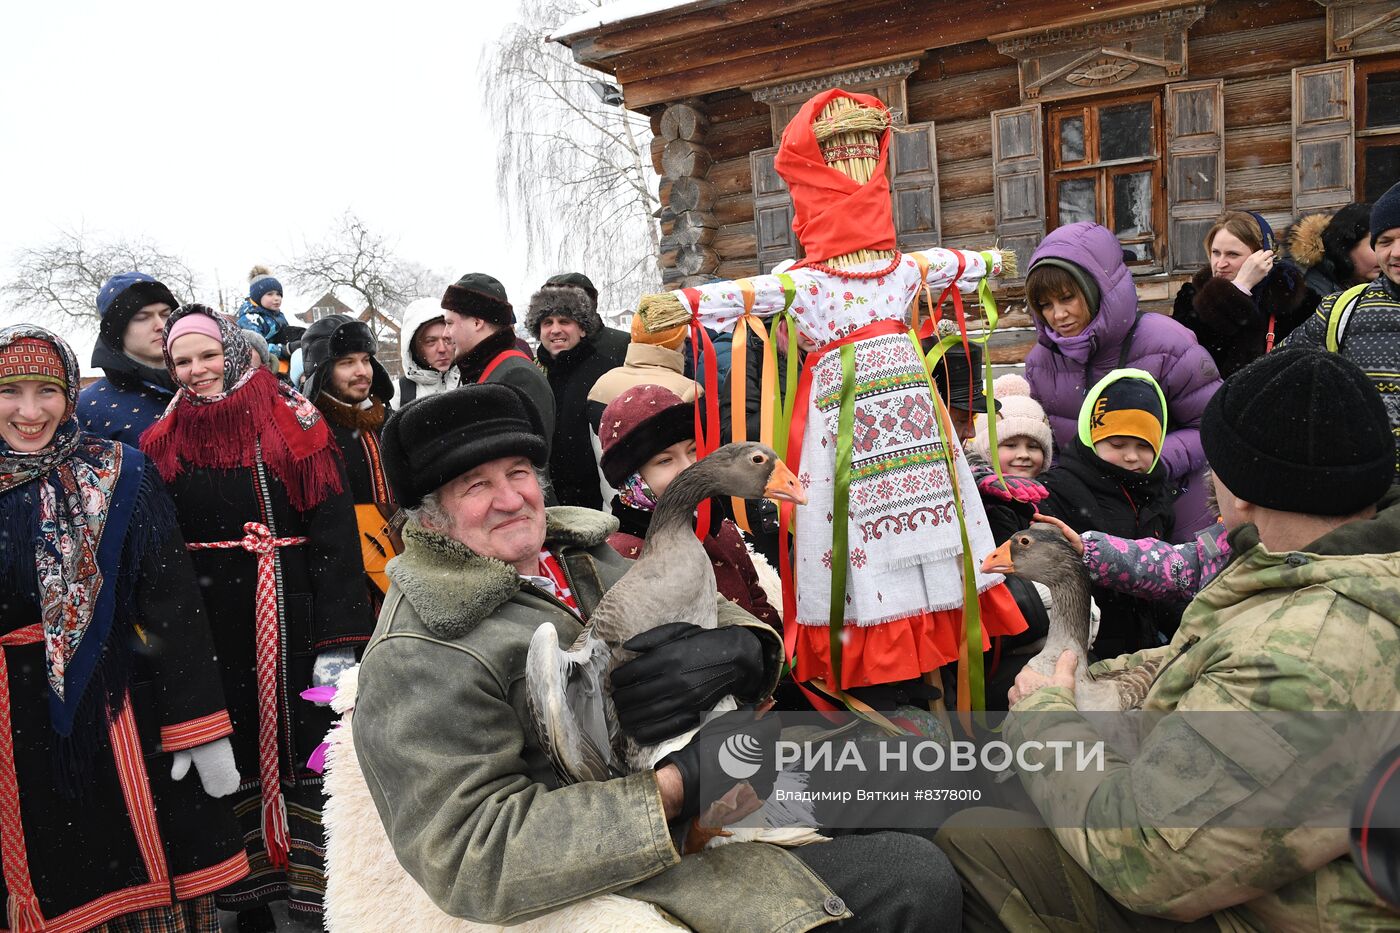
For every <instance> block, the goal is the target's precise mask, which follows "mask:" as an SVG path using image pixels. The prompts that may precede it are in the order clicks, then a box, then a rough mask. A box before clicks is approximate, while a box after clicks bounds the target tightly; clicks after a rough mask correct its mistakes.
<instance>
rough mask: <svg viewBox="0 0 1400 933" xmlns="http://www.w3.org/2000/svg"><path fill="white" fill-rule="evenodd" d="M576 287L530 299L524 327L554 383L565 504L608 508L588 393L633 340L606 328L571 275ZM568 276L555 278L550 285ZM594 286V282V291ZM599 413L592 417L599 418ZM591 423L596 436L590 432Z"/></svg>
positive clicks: (557, 462) (558, 489) (557, 473)
mask: <svg viewBox="0 0 1400 933" xmlns="http://www.w3.org/2000/svg"><path fill="white" fill-rule="evenodd" d="M571 275H572V277H573V278H574V281H573V282H569V283H564V282H562V281H561V283H560V284H547V285H545V287H544V288H542V289H540V290H539V291H537V292H535V294H534V295H533V296H531V298H530V310H529V311H528V312H526V315H525V326H526V328H528V329H529V331H530V333H532V334H534V335H535V337H537V338H538V339H539V342H540V345H539V349H538V350H536V351H535V359H536V360H537V361H538V362H539V364H540V368H541V369H543V370H544V372H545V375H546V376H547V377H548V379H549V388H550V390H551V392H552V393H553V396H554V411H555V414H556V416H557V417H556V420H555V423H554V430H553V442H552V443H551V444H550V456H549V475H550V478H551V479H552V480H553V481H554V492H555V495H557V496H558V499H559V504H560V505H578V506H583V507H584V508H588V509H601V508H602V507H603V491H602V490H603V487H602V479H601V477H600V476H599V473H598V453H597V451H595V450H594V448H593V434H594V433H597V429H598V425H597V424H592V423H591V421H590V415H589V410H588V409H589V406H588V393H589V392H590V391H591V390H592V388H593V383H595V382H597V381H598V379H599V378H601V377H602V376H603V374H604V373H608V372H611V371H612V370H614V369H616V368H617V367H619V366H621V365H622V363H623V361H624V360H625V359H626V358H627V345H628V344H629V343H630V342H631V338H630V337H629V336H628V335H627V334H624V333H623V332H622V331H620V330H614V329H613V328H611V327H604V326H603V319H602V318H601V317H600V316H599V315H598V308H597V305H596V304H595V303H594V302H595V297H594V296H591V295H590V294H589V291H588V288H586V287H585V286H584V285H583V284H582V283H577V280H578V279H582V280H583V282H587V281H588V279H587V278H586V277H584V276H582V275H580V274H578V273H572V274H571ZM563 278H565V277H561V276H556V277H555V278H554V279H551V280H550V281H551V282H554V281H556V280H562V279H563ZM575 283H576V284H575ZM591 284H592V283H589V285H590V286H591ZM600 413H601V412H598V411H596V410H595V412H594V414H593V417H595V418H596V417H597V415H598V414H600ZM590 424H592V428H593V430H592V432H590V431H589V427H590Z"/></svg>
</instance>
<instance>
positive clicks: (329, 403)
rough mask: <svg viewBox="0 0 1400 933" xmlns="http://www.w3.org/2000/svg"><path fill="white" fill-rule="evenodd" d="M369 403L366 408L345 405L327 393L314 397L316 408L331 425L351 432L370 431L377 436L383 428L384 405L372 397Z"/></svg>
mask: <svg viewBox="0 0 1400 933" xmlns="http://www.w3.org/2000/svg"><path fill="white" fill-rule="evenodd" d="M369 401H370V405H369V407H368V408H363V407H361V406H360V405H347V404H346V403H345V402H342V401H341V400H340V399H338V398H336V397H335V396H334V395H331V394H330V393H329V392H322V393H320V394H319V395H317V396H316V407H317V408H319V409H321V414H323V415H325V416H326V420H327V421H329V422H330V423H331V424H334V425H337V426H339V427H342V428H348V429H349V430H351V431H370V432H373V433H375V434H378V433H379V429H380V428H382V427H384V403H383V402H382V401H380V400H379V399H378V398H376V397H374V396H372V395H371V396H370V398H369Z"/></svg>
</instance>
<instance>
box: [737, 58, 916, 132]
mask: <svg viewBox="0 0 1400 933" xmlns="http://www.w3.org/2000/svg"><path fill="white" fill-rule="evenodd" d="M918 69H919V59H918V58H902V59H899V60H897V61H887V62H875V63H872V64H869V65H862V66H860V67H859V68H848V69H846V70H845V71H836V72H829V73H826V74H821V75H814V76H812V77H809V78H799V79H797V80H795V81H788V82H785V83H783V84H772V85H769V86H767V87H761V88H757V89H755V90H754V91H753V99H754V100H756V101H758V102H760V103H764V104H767V105H768V108H769V110H770V111H771V113H772V123H773V145H775V146H776V145H777V144H778V143H779V142H781V141H782V138H783V129H784V128H785V127H786V126H787V125H788V123H789V122H791V120H792V118H793V117H794V116H796V115H797V111H799V110H801V109H802V105H803V104H805V103H807V101H808V100H810V99H811V98H812V97H814V96H815V95H817V94H820V93H821V92H822V91H827V90H830V89H831V88H834V87H839V88H841V89H843V90H847V91H850V92H851V93H853V94H870V95H872V96H875V97H878V98H880V100H882V101H884V102H885V106H886V107H889V108H890V113H891V114H892V115H893V117H894V122H895V123H896V124H901V125H902V124H904V123H906V122H908V114H907V111H908V109H909V108H908V104H907V103H906V101H907V98H906V95H905V82H906V81H907V80H908V78H909V76H910V75H911V74H913V73H914V72H915V71H917V70H918Z"/></svg>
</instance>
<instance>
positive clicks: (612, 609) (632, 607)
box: [525, 442, 806, 783]
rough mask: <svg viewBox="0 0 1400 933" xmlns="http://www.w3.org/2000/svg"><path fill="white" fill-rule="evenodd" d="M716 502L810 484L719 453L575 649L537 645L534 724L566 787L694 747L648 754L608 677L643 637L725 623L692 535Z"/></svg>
mask: <svg viewBox="0 0 1400 933" xmlns="http://www.w3.org/2000/svg"><path fill="white" fill-rule="evenodd" d="M713 496H737V497H739V498H741V499H759V498H768V499H782V500H785V501H789V502H794V503H798V504H801V503H804V502H806V494H805V493H804V492H803V489H802V484H801V483H799V482H798V480H797V477H795V476H793V474H792V471H791V470H789V469H788V468H787V465H786V464H784V463H783V462H782V460H780V459H778V455H777V454H776V453H774V452H773V450H772V449H770V448H768V447H765V446H764V445H762V444H759V443H754V442H749V443H743V444H728V445H726V446H724V447H721V448H719V449H718V450H716V451H715V452H714V453H711V454H710V455H708V456H706V457H705V458H703V459H701V460H700V461H698V462H697V463H695V464H693V465H692V466H690V467H689V468H688V469H686V470H685V471H683V472H682V473H681V474H680V475H678V476H677V477H676V478H675V479H674V480H672V481H671V485H670V486H669V487H667V489H666V492H665V494H664V495H662V497H661V500H660V501H659V502H658V503H657V505H656V510H655V511H654V512H653V514H652V519H651V525H650V527H649V529H648V532H647V539H646V544H645V545H644V546H643V547H642V552H641V554H639V555H638V556H637V560H636V562H635V563H634V564H633V565H632V567H631V568H630V569H629V570H628V571H627V573H626V574H624V575H623V577H622V579H620V580H618V581H617V583H615V584H613V586H612V588H611V589H609V590H608V591H607V593H606V594H604V596H603V598H602V600H600V601H599V603H598V606H597V608H596V609H594V610H593V615H592V617H591V618H590V619H589V622H588V624H587V626H585V627H584V630H583V632H582V633H581V634H580V635H579V637H578V638H577V639H576V640H575V641H574V643H573V645H572V646H570V647H569V648H567V649H564V648H561V647H560V645H559V638H558V634H557V633H556V631H555V628H554V626H553V625H552V624H550V623H545V624H543V625H541V626H540V627H539V628H538V629H536V630H535V634H534V635H533V636H532V637H531V639H530V649H529V653H528V656H527V659H526V664H525V686H526V698H527V701H528V703H529V708H530V715H531V716H532V718H533V719H534V720H535V726H536V729H537V730H538V732H539V737H540V741H541V744H542V745H543V746H544V749H545V751H546V753H547V754H548V755H549V758H550V760H551V761H552V762H553V764H554V767H555V769H556V771H558V773H559V776H560V778H562V779H563V780H564V781H565V782H566V783H577V782H581V781H603V780H607V779H609V778H611V777H615V776H618V775H624V774H631V773H633V772H636V771H641V770H645V769H647V768H650V767H651V766H652V765H653V764H654V763H655V762H656V761H658V760H660V759H661V758H662V757H663V756H665V755H666V754H669V753H670V752H671V751H674V750H675V749H677V748H682V747H684V746H685V744H686V742H688V741H689V740H690V734H689V733H688V734H685V735H681V736H677V737H676V738H674V739H671V740H669V741H668V742H666V743H663V744H661V745H655V746H646V747H642V746H637V745H636V744H635V743H633V742H632V741H631V740H630V739H628V738H626V737H625V736H623V735H622V734H621V732H620V730H619V729H618V724H617V716H616V713H615V710H614V709H613V705H612V699H611V696H610V693H611V689H610V686H609V679H608V678H609V675H610V674H611V672H612V670H613V668H614V667H617V666H618V665H620V664H622V663H623V662H624V661H627V660H628V659H630V658H631V657H633V656H634V655H633V653H632V652H630V651H626V650H624V649H623V647H622V645H623V643H625V642H626V641H627V640H628V639H630V638H632V637H633V636H635V635H640V634H641V633H642V632H645V631H648V630H650V629H652V628H654V627H656V626H658V625H664V624H666V623H669V622H689V623H691V624H693V625H698V626H700V627H701V628H715V627H716V626H717V625H718V624H719V620H718V617H717V613H716V605H715V595H716V589H715V573H714V570H713V568H712V567H711V566H710V558H709V556H708V555H707V554H706V553H705V548H704V546H703V545H702V544H701V543H700V540H699V539H698V538H696V536H695V529H694V526H693V518H694V515H695V510H696V508H697V507H698V506H699V505H700V503H701V502H703V501H705V500H706V499H709V498H711V497H713ZM736 706H737V704H736V703H735V701H734V698H733V697H724V698H722V699H721V700H720V701H719V703H718V704H716V706H715V709H716V710H719V711H727V710H730V709H734V708H736Z"/></svg>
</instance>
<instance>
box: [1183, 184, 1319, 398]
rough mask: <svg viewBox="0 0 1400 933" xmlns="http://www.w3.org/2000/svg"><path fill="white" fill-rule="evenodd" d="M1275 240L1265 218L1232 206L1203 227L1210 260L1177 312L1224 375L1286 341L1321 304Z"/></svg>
mask: <svg viewBox="0 0 1400 933" xmlns="http://www.w3.org/2000/svg"><path fill="white" fill-rule="evenodd" d="M1275 247H1276V244H1275V243H1274V232H1273V229H1272V228H1271V227H1270V226H1269V223H1268V221H1266V220H1265V219H1264V218H1263V217H1261V216H1260V215H1259V214H1255V213H1245V212H1244V211H1227V212H1226V213H1225V215H1224V216H1223V217H1221V218H1220V219H1219V220H1218V221H1216V222H1215V225H1214V226H1213V227H1211V228H1210V231H1209V232H1208V233H1207V234H1206V252H1207V253H1208V254H1209V255H1210V263H1209V264H1208V265H1206V266H1204V267H1203V268H1202V269H1201V270H1200V271H1199V272H1197V273H1196V274H1195V276H1194V277H1192V279H1191V281H1190V282H1187V283H1185V284H1184V285H1182V286H1181V290H1180V291H1179V292H1177V293H1176V304H1175V305H1174V306H1173V308H1172V316H1173V317H1174V318H1176V319H1177V320H1178V321H1180V322H1181V323H1182V324H1185V325H1186V326H1187V327H1189V328H1190V329H1191V331H1192V332H1193V333H1195V335H1196V339H1197V340H1198V341H1200V344H1201V346H1203V347H1205V348H1206V350H1207V351H1208V352H1209V353H1210V355H1211V358H1212V359H1214V360H1215V365H1216V366H1217V367H1219V369H1220V377H1221V378H1222V379H1227V378H1229V377H1230V375H1231V374H1232V373H1234V372H1235V371H1236V370H1239V369H1241V368H1243V367H1244V366H1245V364H1247V363H1249V362H1250V361H1251V360H1253V359H1255V358H1257V357H1260V356H1263V355H1264V354H1265V353H1267V352H1268V351H1269V350H1271V349H1273V348H1274V347H1276V346H1278V345H1279V344H1280V343H1283V338H1284V337H1286V336H1288V334H1289V333H1291V332H1292V331H1293V328H1295V327H1297V326H1298V325H1299V324H1301V323H1303V321H1305V320H1306V319H1307V317H1308V315H1309V314H1312V312H1313V311H1314V310H1316V308H1317V303H1318V301H1319V300H1320V298H1321V296H1320V295H1318V294H1316V293H1315V292H1313V291H1312V290H1311V289H1310V288H1308V287H1307V285H1306V284H1305V283H1304V281H1303V273H1302V270H1300V269H1299V268H1298V267H1297V266H1295V265H1293V263H1291V262H1289V261H1288V260H1286V259H1284V258H1282V256H1281V255H1279V254H1276V253H1275Z"/></svg>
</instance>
